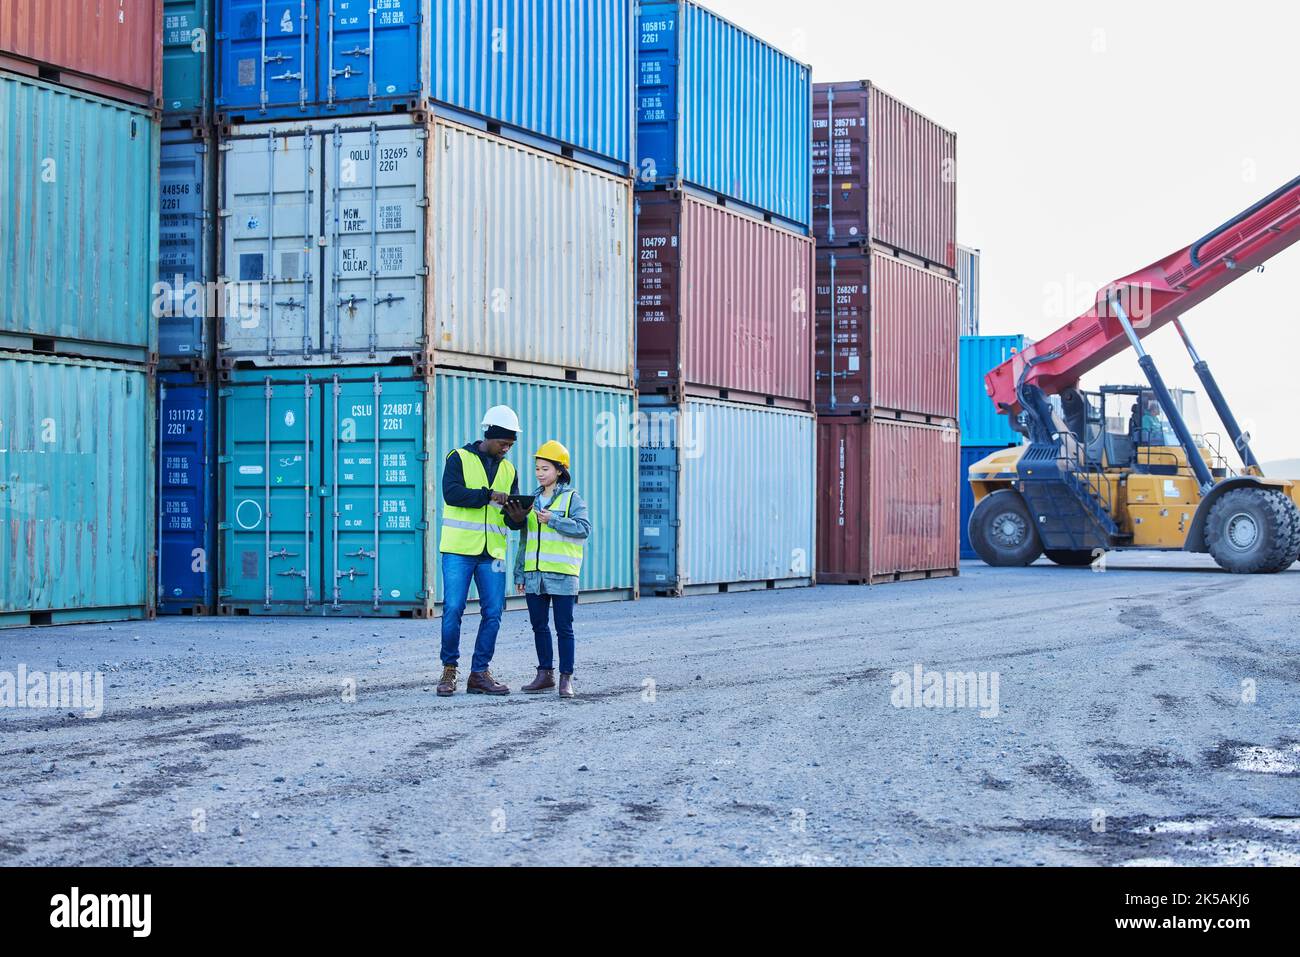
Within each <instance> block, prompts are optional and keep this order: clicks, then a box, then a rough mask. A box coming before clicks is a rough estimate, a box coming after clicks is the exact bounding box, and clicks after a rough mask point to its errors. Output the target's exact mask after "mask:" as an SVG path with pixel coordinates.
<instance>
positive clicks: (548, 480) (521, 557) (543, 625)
mask: <svg viewBox="0 0 1300 957" xmlns="http://www.w3.org/2000/svg"><path fill="white" fill-rule="evenodd" d="M535 467H536V473H537V482H538V488H537V491H536V492H535V493H534V494H535V495H536V496H537V498H536V501H535V502H534V503H533V509H532V511H530V512H529V513H528V525H527V527H526V528H524V529H523V531H522V532H521V533H520V536H519V551H518V553H517V554H516V555H515V586H516V587H517V588H518V589H519V592H520V593H521V594H524V595H526V596H527V599H528V616H529V617H530V618H531V619H532V623H533V640H534V642H535V643H536V645H537V677H536V678H534V679H533V681H532V683H531V684H527V685H524V687H523V691H524V692H525V693H526V694H540V693H541V692H543V691H549V690H550V689H551V688H554V687H555V660H554V657H553V656H554V654H555V652H554V647H553V645H552V643H551V628H550V618H551V614H552V612H553V613H554V617H555V632H556V635H557V637H558V638H559V645H560V685H559V687H560V692H559V693H560V697H561V698H572V697H573V696H574V691H573V652H574V639H573V606H574V605H576V604H577V602H578V574H579V572H581V571H582V552H583V543H584V542H585V541H586V539H587V538H588V537H589V536H590V535H591V522H590V521H589V520H588V518H587V503H586V502H584V501H583V500H582V496H580V495H579V494H578V493H577V492H576V491H575V490H574V489H573V487H572V485H571V482H572V479H571V477H570V476H569V450H568V449H566V448H565V447H564V446H563V445H561V444H560V443H559V442H556V441H555V440H554V439H552V440H551V441H549V442H547V443H546V444H545V445H543V446H542V447H541V448H540V449H538V450H537V454H536V457H535Z"/></svg>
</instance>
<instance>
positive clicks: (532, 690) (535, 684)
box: [519, 668, 555, 694]
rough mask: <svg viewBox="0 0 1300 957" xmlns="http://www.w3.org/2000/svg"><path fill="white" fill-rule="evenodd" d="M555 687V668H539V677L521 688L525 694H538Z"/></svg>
mask: <svg viewBox="0 0 1300 957" xmlns="http://www.w3.org/2000/svg"><path fill="white" fill-rule="evenodd" d="M554 687H555V669H554V668H538V669H537V677H536V678H534V679H533V680H532V681H531V682H529V683H528V684H526V685H524V686H523V687H522V688H520V689H519V690H520V691H522V692H523V693H524V694H538V693H539V692H542V691H550V690H551V689H552V688H554Z"/></svg>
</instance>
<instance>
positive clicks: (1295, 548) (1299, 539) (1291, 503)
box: [1278, 495, 1300, 572]
mask: <svg viewBox="0 0 1300 957" xmlns="http://www.w3.org/2000/svg"><path fill="white" fill-rule="evenodd" d="M1282 498H1283V499H1284V500H1285V501H1286V504H1287V506H1288V511H1290V513H1291V557H1290V558H1287V559H1283V563H1282V567H1281V568H1279V569H1278V571H1282V572H1284V571H1286V570H1287V569H1288V568H1290V567H1291V566H1292V565H1294V564H1295V563H1296V562H1298V561H1300V554H1298V553H1300V508H1298V507H1297V506H1296V503H1295V500H1294V499H1292V498H1291V496H1289V495H1283V496H1282Z"/></svg>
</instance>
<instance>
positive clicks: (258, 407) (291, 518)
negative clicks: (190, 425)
mask: <svg viewBox="0 0 1300 957" xmlns="http://www.w3.org/2000/svg"><path fill="white" fill-rule="evenodd" d="M231 379H232V381H231V382H230V383H229V384H228V385H226V386H225V387H223V389H222V390H221V405H222V420H223V422H224V425H223V432H224V438H223V442H222V444H223V457H222V466H221V488H222V491H223V499H222V510H221V523H222V524H221V537H222V562H221V569H222V577H221V582H220V588H221V591H220V608H221V611H222V612H223V613H225V614H309V615H331V614H333V615H347V616H369V615H378V616H403V617H425V616H427V615H429V614H431V613H432V611H433V606H434V600H435V590H436V587H437V584H436V582H437V576H438V534H437V530H438V521H439V519H438V516H439V515H440V514H441V502H442V494H441V481H442V458H443V455H444V454H446V453H447V452H449V451H450V450H451V449H452V448H455V447H457V446H459V445H462V444H464V443H466V442H469V441H473V440H475V439H478V438H481V429H480V428H479V427H478V423H479V422H480V421H481V419H482V416H483V413H484V412H485V411H487V409H488V408H490V407H491V406H493V405H496V404H502V403H504V404H509V405H511V406H512V407H513V408H515V409H517V410H518V411H519V413H520V415H521V417H522V422H523V428H524V432H523V435H524V437H525V438H524V441H525V442H528V443H533V442H536V443H538V444H540V443H541V442H542V441H544V439H543V438H542V437H543V436H545V437H547V438H549V437H552V436H554V437H556V438H561V439H562V440H564V441H565V442H566V444H568V445H569V448H570V451H571V452H572V454H573V464H574V472H573V474H574V478H575V482H576V485H577V487H578V489H579V490H580V491H581V492H582V493H583V495H584V497H586V498H587V500H588V503H589V505H590V507H591V513H592V523H593V526H594V535H593V538H592V541H591V543H590V544H589V546H588V552H587V561H586V563H585V564H584V567H583V577H582V585H583V590H584V593H587V592H590V593H591V597H619V598H630V597H632V596H633V594H634V593H635V589H636V578H635V547H636V537H635V530H636V485H635V482H636V479H635V476H636V458H635V456H636V449H635V447H634V446H633V445H632V443H631V442H630V441H628V440H623V441H622V442H621V443H620V442H619V441H617V440H618V436H619V431H618V430H619V428H620V423H628V422H630V421H631V417H632V413H633V411H634V407H635V406H634V404H635V396H634V394H633V393H631V392H619V391H615V390H612V389H599V388H594V387H583V386H576V385H569V384H564V383H558V382H543V381H537V380H527V379H514V378H506V377H492V376H483V375H478V374H474V373H442V374H439V375H438V376H437V377H436V380H431V379H428V378H424V377H418V376H412V375H411V374H410V369H409V368H405V369H404V368H402V367H397V366H347V367H341V368H334V369H316V368H312V369H289V368H282V369H268V370H236V371H235V372H233V373H232V374H231ZM268 380H269V384H268ZM435 393H436V397H435ZM623 427H624V428H625V429H627V428H628V426H626V425H624V426H623ZM523 448H524V446H522V445H521V446H520V449H521V451H520V452H519V453H516V454H515V455H514V456H513V459H512V460H513V461H514V463H515V466H516V468H517V469H518V470H519V471H520V475H521V483H520V484H521V487H523V486H524V484H525V483H526V482H527V480H528V478H529V477H530V476H531V463H530V462H529V460H528V458H527V455H526V453H525V452H524V451H523ZM529 489H530V490H531V486H529ZM268 503H269V504H268ZM510 560H513V546H512V551H511V553H510ZM597 593H600V594H599V595H598V594H597Z"/></svg>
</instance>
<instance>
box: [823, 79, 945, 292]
mask: <svg viewBox="0 0 1300 957" xmlns="http://www.w3.org/2000/svg"><path fill="white" fill-rule="evenodd" d="M828 131H833V135H829V136H828ZM812 135H813V164H812V165H813V233H814V235H815V236H816V237H817V242H818V244H819V245H856V244H860V243H866V242H871V243H877V244H880V245H882V246H885V247H888V248H890V249H892V250H893V251H895V252H901V253H908V254H911V255H913V256H916V257H918V258H920V259H922V260H923V261H924V262H925V263H926V264H928V265H931V266H935V267H938V268H941V269H945V270H949V271H952V270H955V269H956V268H957V166H956V164H957V137H956V135H955V134H953V133H950V132H949V131H948V130H945V129H943V128H942V127H941V126H939V125H938V124H937V123H934V122H933V121H932V120H929V119H926V118H925V117H924V116H922V115H921V114H920V113H918V112H917V111H916V110H914V109H912V108H911V107H909V106H907V105H906V104H904V103H902V102H901V101H899V100H897V99H895V98H894V97H892V96H890V95H889V94H888V93H885V92H884V91H883V90H881V89H880V88H879V87H877V86H876V85H875V84H873V83H871V82H869V81H866V80H861V81H855V82H851V83H819V84H816V85H814V87H813V131H812ZM832 227H833V232H832Z"/></svg>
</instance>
